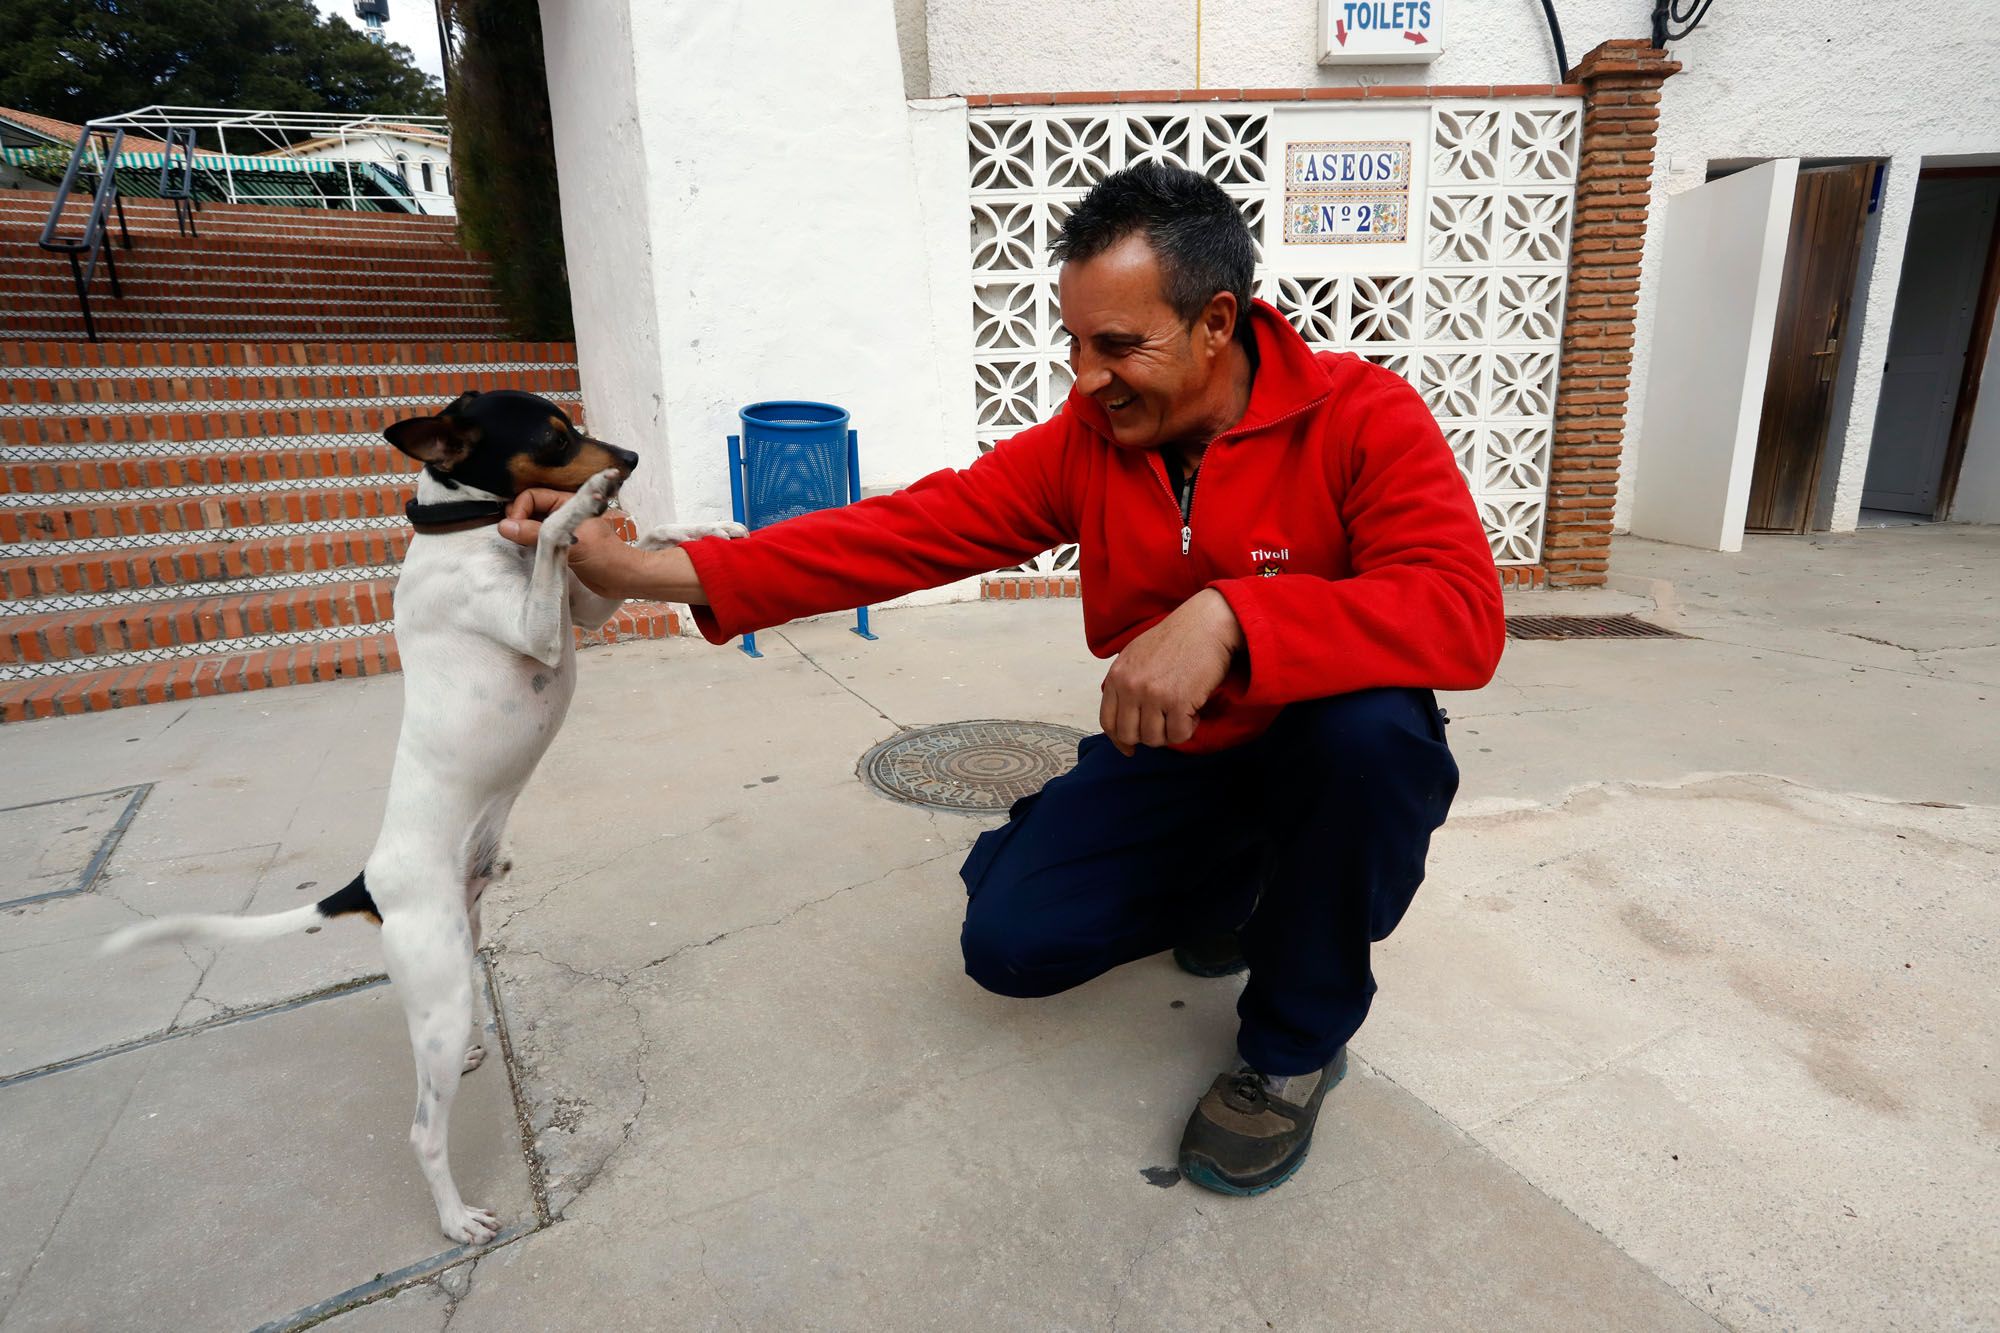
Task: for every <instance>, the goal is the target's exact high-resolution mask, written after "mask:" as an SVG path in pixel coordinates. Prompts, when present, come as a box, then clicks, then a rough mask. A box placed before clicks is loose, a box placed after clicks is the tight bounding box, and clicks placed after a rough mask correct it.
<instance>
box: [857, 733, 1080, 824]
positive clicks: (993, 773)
mask: <svg viewBox="0 0 2000 1333" xmlns="http://www.w3.org/2000/svg"><path fill="white" fill-rule="evenodd" d="M1083 737H1084V733H1083V732H1081V731H1078V730H1077V729H1076V728H1074V727H1060V726H1057V725H1055V724H1054V723H1052V722H1007V721H984V722H948V723H946V724H945V725H943V726H941V727H919V728H917V729H915V730H913V731H904V732H899V733H897V734H896V735H894V736H891V737H890V738H889V739H888V740H886V741H883V742H882V743H881V744H880V745H878V746H876V747H875V748H874V749H872V750H870V751H869V752H868V753H867V754H865V755H863V756H862V757H861V776H862V777H863V778H865V779H867V781H868V784H869V785H870V786H872V787H874V788H875V789H876V790H877V791H879V792H881V793H883V794H884V795H885V796H890V797H893V798H895V799H896V800H898V801H909V802H910V803H912V804H913V805H925V806H929V807H930V808H931V809H933V810H956V811H959V812H961V813H966V814H985V813H987V812H989V811H993V810H1005V809H1006V808H1007V807H1008V806H1010V805H1012V804H1014V802H1016V801H1018V800H1020V799H1021V798H1022V797H1023V796H1032V795H1034V793H1036V792H1038V791H1040V790H1041V789H1042V784H1043V783H1045V782H1047V781H1048V780H1049V779H1050V778H1053V777H1057V776H1059V775H1061V774H1063V773H1067V772H1068V771H1069V769H1070V766H1071V765H1072V764H1074V763H1075V762H1076V743H1077V742H1078V741H1080V740H1082V739H1083Z"/></svg>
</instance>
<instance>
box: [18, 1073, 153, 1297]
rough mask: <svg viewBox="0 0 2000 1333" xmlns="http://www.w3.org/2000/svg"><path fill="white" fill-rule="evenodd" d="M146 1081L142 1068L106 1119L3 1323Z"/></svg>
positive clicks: (50, 1223)
mask: <svg viewBox="0 0 2000 1333" xmlns="http://www.w3.org/2000/svg"><path fill="white" fill-rule="evenodd" d="M143 1082H145V1071H144V1070H141V1071H140V1073H139V1076H138V1077H137V1078H134V1079H133V1080H132V1082H131V1084H130V1086H128V1087H127V1088H126V1089H125V1096H124V1097H123V1098H121V1099H120V1100H119V1102H118V1109H117V1110H116V1111H114V1112H112V1113H111V1117H110V1118H109V1119H108V1120H106V1121H105V1122H104V1133H103V1134H101V1135H100V1136H99V1137H98V1140H97V1146H96V1147H95V1148H92V1149H91V1150H90V1157H89V1158H88V1159H87V1160H86V1161H85V1162H84V1164H83V1166H82V1167H81V1168H80V1169H79V1170H78V1171H77V1173H76V1179H74V1180H72V1181H71V1182H70V1186H69V1193H68V1194H66V1195H64V1196H63V1201H62V1207H60V1208H58V1209H56V1215H55V1217H54V1218H52V1219H51V1220H50V1222H49V1229H48V1231H46V1232H45V1233H43V1235H42V1243H41V1244H40V1245H37V1246H36V1247H35V1257H34V1258H32V1259H30V1260H28V1262H27V1265H26V1266H25V1267H24V1268H22V1269H21V1277H20V1280H19V1281H18V1282H16V1283H15V1284H14V1290H13V1291H11V1292H9V1293H8V1294H7V1302H6V1304H4V1305H0V1323H4V1322H5V1321H6V1318H7V1315H8V1313H9V1311H11V1310H12V1309H13V1308H14V1302H15V1301H17V1300H19V1299H20V1297H21V1293H22V1292H23V1291H26V1290H27V1289H28V1279H29V1278H31V1277H33V1276H34V1275H35V1265H36V1264H39V1263H40V1262H41V1261H42V1256H43V1255H45V1254H47V1253H48V1251H49V1242H50V1241H52V1240H54V1239H55V1236H56V1232H57V1231H59V1230H61V1229H62V1222H63V1218H65V1217H67V1216H68V1215H69V1209H70V1205H71V1204H73V1203H75V1202H76V1195H77V1191H78V1190H80V1189H82V1188H83V1182H84V1181H85V1180H88V1179H89V1178H90V1168H91V1167H93V1166H95V1165H97V1159H98V1157H99V1156H101V1155H102V1154H103V1152H104V1146H105V1145H106V1144H108V1143H110V1142H111V1136H112V1135H113V1134H115V1133H117V1132H118V1126H119V1124H120V1122H122V1121H123V1120H124V1119H125V1108H126V1107H128V1106H130V1105H131V1104H132V1099H133V1098H134V1097H136V1096H138V1094H139V1085H140V1084H141V1083H143Z"/></svg>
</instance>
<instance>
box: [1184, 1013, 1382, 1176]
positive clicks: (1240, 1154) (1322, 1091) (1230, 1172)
mask: <svg viewBox="0 0 2000 1333" xmlns="http://www.w3.org/2000/svg"><path fill="white" fill-rule="evenodd" d="M1346 1074H1347V1048H1346V1047H1345V1046H1343V1047H1341V1048H1340V1050H1339V1051H1338V1052H1337V1053H1336V1054H1335V1055H1334V1057H1333V1059H1332V1060H1331V1061H1330V1062H1328V1064H1327V1065H1326V1067H1325V1068H1324V1069H1318V1070H1314V1071H1313V1072H1312V1073H1310V1074H1298V1075H1295V1076H1294V1077H1292V1078H1289V1079H1270V1078H1266V1077H1265V1076H1264V1075H1262V1074H1260V1073H1258V1072H1257V1071H1256V1070H1254V1069H1251V1068H1250V1067H1249V1066H1247V1065H1246V1066H1244V1067H1243V1068H1242V1069H1239V1070H1237V1071H1236V1072H1235V1073H1233V1074H1218V1075H1216V1078H1215V1082H1214V1083H1212V1084H1210V1085H1209V1088H1208V1092H1207V1093H1206V1094H1205V1095H1204V1096H1203V1097H1202V1099H1201V1100H1200V1101H1199V1102H1197V1103H1196V1104H1195V1108H1194V1114H1193V1115H1191V1116H1189V1117H1188V1122H1187V1129H1186V1130H1184V1131H1183V1132H1182V1134H1181V1158H1180V1165H1181V1174H1182V1175H1184V1176H1186V1177H1187V1178H1188V1179H1189V1180H1192V1181H1193V1182H1194V1183H1195V1184H1197V1185H1200V1186H1201V1187H1202V1188H1204V1189H1211V1190H1214V1191H1216V1192H1217V1193H1218V1194H1262V1193H1263V1192H1264V1191H1266V1190H1269V1189H1276V1188H1277V1187H1278V1186H1280V1185H1282V1184H1284V1183H1285V1182H1286V1181H1287V1180H1290V1179H1291V1178H1292V1174H1293V1173H1294V1172H1295V1171H1297V1170H1298V1169H1299V1166H1300V1164H1301V1163H1303V1162H1304V1161H1305V1160H1306V1150H1307V1149H1308V1148H1310V1147H1311V1146H1312V1133H1313V1122H1314V1121H1316V1120H1317V1119H1318V1118H1319V1107H1320V1103H1321V1102H1323V1101H1325V1100H1326V1094H1327V1092H1328V1091H1329V1090H1330V1089H1331V1088H1332V1087H1333V1085H1334V1084H1336V1083H1338V1082H1340V1080H1341V1079H1342V1078H1343V1077H1345V1076H1346Z"/></svg>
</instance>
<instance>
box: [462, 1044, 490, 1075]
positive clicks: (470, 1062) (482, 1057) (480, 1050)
mask: <svg viewBox="0 0 2000 1333" xmlns="http://www.w3.org/2000/svg"><path fill="white" fill-rule="evenodd" d="M485 1063H486V1048H485V1047H484V1046H468V1047H466V1048H465V1065H464V1067H463V1068H461V1069H460V1070H459V1072H460V1073H461V1074H470V1073H471V1072H472V1071H473V1070H475V1069H477V1068H479V1066H481V1065H483V1064H485Z"/></svg>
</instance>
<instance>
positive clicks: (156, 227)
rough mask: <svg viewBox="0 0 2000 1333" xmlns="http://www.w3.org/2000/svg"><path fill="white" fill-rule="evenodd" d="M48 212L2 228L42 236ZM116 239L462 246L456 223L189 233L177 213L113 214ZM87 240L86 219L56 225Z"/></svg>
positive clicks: (235, 225)
mask: <svg viewBox="0 0 2000 1333" xmlns="http://www.w3.org/2000/svg"><path fill="white" fill-rule="evenodd" d="M45 220H46V215H44V216H43V217H40V218H26V217H16V218H4V217H0V227H5V228H6V229H7V230H8V231H10V232H14V233H16V234H30V239H33V240H36V241H39V240H40V239H41V236H42V224H43V222H44V221H45ZM106 235H107V236H108V237H109V239H110V241H111V243H112V244H114V245H117V246H120V247H122V246H123V245H124V244H125V237H126V236H127V235H130V236H131V238H132V243H133V246H134V248H137V247H140V246H144V245H148V244H151V243H152V242H154V241H156V240H169V239H170V240H177V241H181V240H184V241H191V242H193V243H194V244H196V245H201V244H205V243H208V242H213V241H278V242H311V241H332V242H338V243H342V244H350V243H351V244H362V245H380V246H397V245H427V246H428V245H456V244H458V233H457V230H456V229H455V228H451V227H446V228H440V229H437V230H429V229H426V230H405V229H402V228H397V227H380V226H370V225H368V224H366V223H319V224H316V223H310V222H308V223H294V222H283V223H277V224H273V225H264V226H258V225H256V224H254V223H243V222H221V223H205V222H204V220H203V219H201V218H197V219H195V230H194V231H193V232H192V233H188V232H183V231H181V230H180V228H178V227H176V226H175V225H174V222H173V219H172V218H158V219H154V218H136V217H131V216H130V215H128V216H127V225H126V227H125V228H124V229H123V230H122V231H121V230H120V229H119V226H118V220H117V219H116V218H113V219H112V220H111V226H110V228H109V230H108V231H107V232H106ZM82 239H83V218H82V217H81V216H79V217H78V218H77V219H76V220H75V221H74V222H67V221H66V222H65V223H64V225H62V226H60V227H58V228H56V240H58V241H80V240H82Z"/></svg>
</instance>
